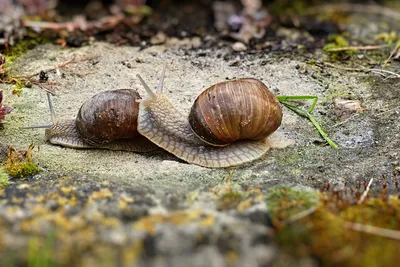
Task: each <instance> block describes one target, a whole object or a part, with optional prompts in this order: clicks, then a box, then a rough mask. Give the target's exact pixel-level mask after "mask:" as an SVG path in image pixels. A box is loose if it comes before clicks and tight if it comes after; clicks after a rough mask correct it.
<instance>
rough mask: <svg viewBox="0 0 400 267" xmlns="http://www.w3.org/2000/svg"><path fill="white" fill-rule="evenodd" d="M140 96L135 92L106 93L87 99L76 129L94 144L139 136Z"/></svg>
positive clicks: (116, 91) (79, 114) (131, 90)
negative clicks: (138, 100)
mask: <svg viewBox="0 0 400 267" xmlns="http://www.w3.org/2000/svg"><path fill="white" fill-rule="evenodd" d="M137 99H141V98H140V95H139V93H138V92H137V91H136V90H133V89H118V90H112V91H104V92H101V93H98V94H96V95H94V96H93V97H92V98H90V99H89V100H87V101H86V102H85V103H83V105H82V106H81V108H80V109H79V112H78V115H77V118H76V127H77V130H78V132H79V134H80V136H81V138H82V139H83V140H85V141H86V142H87V143H89V144H91V145H101V144H106V143H109V142H111V141H114V140H118V139H124V138H132V137H135V136H137V135H138V134H139V133H138V131H137V117H138V107H139V103H138V102H137V101H136V100H137Z"/></svg>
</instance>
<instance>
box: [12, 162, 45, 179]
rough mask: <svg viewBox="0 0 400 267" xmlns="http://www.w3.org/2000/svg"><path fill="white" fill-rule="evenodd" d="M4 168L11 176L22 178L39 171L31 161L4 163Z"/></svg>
mask: <svg viewBox="0 0 400 267" xmlns="http://www.w3.org/2000/svg"><path fill="white" fill-rule="evenodd" d="M5 170H6V172H7V173H8V174H9V175H10V176H11V177H13V178H23V177H27V176H32V175H35V174H38V173H39V172H40V169H39V167H38V166H37V165H36V164H35V163H33V162H20V163H17V164H12V165H6V167H5Z"/></svg>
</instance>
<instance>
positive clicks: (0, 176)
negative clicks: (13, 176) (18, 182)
mask: <svg viewBox="0 0 400 267" xmlns="http://www.w3.org/2000/svg"><path fill="white" fill-rule="evenodd" d="M9 184H10V179H9V177H8V174H7V173H6V171H5V170H4V168H2V167H0V188H4V187H6V186H8V185H9Z"/></svg>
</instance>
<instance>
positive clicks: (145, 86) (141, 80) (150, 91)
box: [136, 74, 156, 98]
mask: <svg viewBox="0 0 400 267" xmlns="http://www.w3.org/2000/svg"><path fill="white" fill-rule="evenodd" d="M136 77H138V78H139V80H140V83H141V84H142V85H143V87H144V89H146V92H147V94H148V95H149V97H150V98H156V94H154V92H153V91H152V90H151V89H150V87H149V86H148V85H147V84H146V82H145V81H144V80H143V79H142V77H141V76H140V75H139V74H137V75H136Z"/></svg>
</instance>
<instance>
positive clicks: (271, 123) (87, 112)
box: [46, 66, 282, 168]
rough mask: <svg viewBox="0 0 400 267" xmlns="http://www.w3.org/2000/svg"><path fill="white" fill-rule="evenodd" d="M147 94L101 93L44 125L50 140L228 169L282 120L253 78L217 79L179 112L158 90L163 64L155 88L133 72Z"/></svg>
mask: <svg viewBox="0 0 400 267" xmlns="http://www.w3.org/2000/svg"><path fill="white" fill-rule="evenodd" d="M137 76H138V78H139V80H140V81H141V83H142V85H143V86H144V88H145V89H146V91H147V93H148V95H147V97H145V98H144V99H142V98H141V97H140V96H139V94H138V93H137V92H136V91H135V90H133V89H120V90H114V91H106V92H101V93H99V94H97V95H95V96H93V97H92V98H91V99H89V100H88V101H86V102H85V103H84V104H83V105H82V107H81V108H80V110H79V112H78V116H77V118H76V120H70V121H58V122H57V121H54V122H53V123H52V124H51V125H49V128H48V129H46V138H47V139H48V140H49V141H50V142H51V143H53V144H58V145H61V146H66V147H73V148H104V149H112V150H127V151H136V152H145V151H150V150H153V149H155V148H156V147H157V146H158V147H161V148H163V149H165V150H166V151H168V152H170V153H172V154H173V155H175V156H176V157H178V158H180V159H182V160H184V161H186V162H188V163H193V164H197V165H200V166H204V167H214V168H216V167H230V166H236V165H241V164H244V163H247V162H250V161H253V160H256V159H258V158H260V157H262V156H263V155H264V154H265V153H266V152H267V151H268V150H269V148H270V144H269V142H268V141H267V140H266V138H267V137H268V136H269V135H270V134H271V133H273V132H274V131H275V130H276V129H277V128H278V127H279V126H280V124H281V120H282V110H281V106H280V103H279V101H278V100H277V98H276V97H275V96H274V95H273V94H272V93H271V92H270V91H269V90H268V88H267V87H266V86H265V85H264V84H263V83H262V82H261V81H259V80H256V79H251V78H250V79H249V78H246V79H237V80H232V81H226V82H221V83H217V84H215V85H213V86H211V87H210V88H208V89H206V90H205V91H203V92H202V93H201V94H200V95H199V96H198V97H197V98H196V100H195V102H194V104H193V106H192V108H191V111H190V114H189V116H188V117H186V116H182V115H181V114H180V113H179V112H178V111H177V110H176V109H175V107H174V106H173V105H172V104H171V103H170V101H169V100H168V98H167V96H166V95H165V94H164V93H163V83H164V77H165V66H164V68H163V71H162V74H161V76H160V79H159V84H158V87H157V90H156V92H153V91H152V90H151V89H150V88H149V86H148V85H147V84H146V83H145V82H144V81H143V79H142V78H141V77H140V76H139V75H137Z"/></svg>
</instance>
